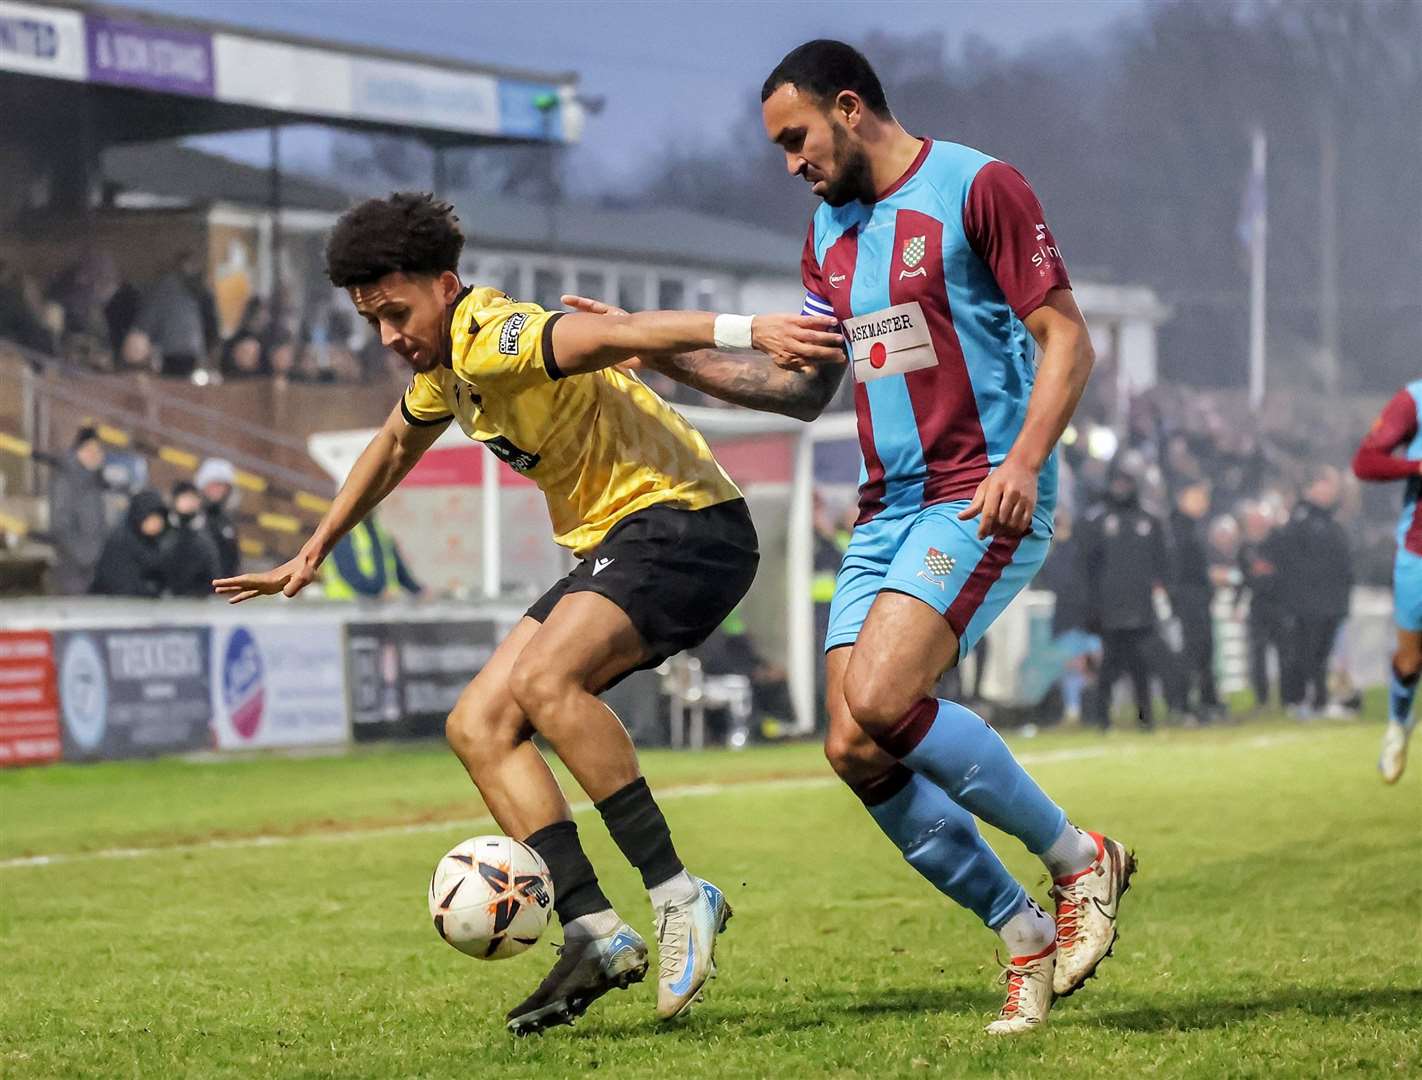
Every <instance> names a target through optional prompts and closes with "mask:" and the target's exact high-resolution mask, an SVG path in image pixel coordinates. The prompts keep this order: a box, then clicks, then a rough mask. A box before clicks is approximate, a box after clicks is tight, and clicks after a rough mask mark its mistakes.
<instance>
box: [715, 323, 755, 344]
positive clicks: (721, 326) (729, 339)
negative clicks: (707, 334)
mask: <svg viewBox="0 0 1422 1080" xmlns="http://www.w3.org/2000/svg"><path fill="white" fill-rule="evenodd" d="M754 317H755V316H753V315H717V316H716V325H715V328H714V329H713V330H712V336H713V337H714V338H715V339H716V348H718V349H728V350H733V349H749V348H751V320H752V319H753V318H754Z"/></svg>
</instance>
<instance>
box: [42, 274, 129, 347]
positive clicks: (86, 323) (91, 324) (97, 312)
mask: <svg viewBox="0 0 1422 1080" xmlns="http://www.w3.org/2000/svg"><path fill="white" fill-rule="evenodd" d="M118 288H119V276H118V268H117V267H116V266H115V265H114V260H113V256H111V255H109V254H108V253H107V252H104V251H97V250H90V251H87V252H85V253H84V254H83V255H82V256H80V257H79V258H78V259H75V260H74V261H73V262H72V263H70V264H69V265H68V266H66V267H65V268H64V269H63V270H62V271H60V273H59V275H58V276H57V277H56V278H55V279H54V282H53V283H52V284H51V285H50V288H49V298H50V299H51V300H53V301H54V302H55V303H57V304H59V305H60V307H61V308H62V309H63V310H64V342H63V352H64V355H65V356H66V357H67V358H68V359H71V360H75V361H77V362H79V363H82V364H86V365H88V366H89V367H94V368H99V369H101V370H107V369H109V368H111V367H113V360H114V355H113V354H114V344H113V340H112V339H111V338H110V336H109V319H108V314H107V309H108V305H109V303H110V302H111V301H112V300H113V298H114V294H115V293H116V292H118Z"/></svg>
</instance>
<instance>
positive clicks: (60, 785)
mask: <svg viewBox="0 0 1422 1080" xmlns="http://www.w3.org/2000/svg"><path fill="white" fill-rule="evenodd" d="M1379 733H1380V728H1379V726H1378V724H1376V723H1373V722H1370V723H1359V724H1349V725H1341V726H1340V725H1323V726H1318V727H1310V728H1307V729H1299V728H1295V727H1285V726H1283V725H1267V726H1254V727H1248V728H1231V729H1224V730H1220V731H1196V732H1169V733H1166V734H1161V735H1156V736H1134V735H1118V736H1113V737H1111V738H1110V739H1107V740H1101V739H1099V738H1097V737H1095V736H1088V735H1075V736H1072V735H1061V736H1053V737H1050V738H1042V739H1036V740H1031V741H1025V742H1017V743H1015V744H1014V749H1016V750H1017V751H1018V752H1019V753H1020V754H1022V755H1023V757H1024V760H1025V761H1026V762H1027V763H1028V764H1029V768H1030V769H1031V771H1032V772H1033V773H1034V775H1036V776H1037V778H1038V779H1039V780H1040V781H1041V782H1042V783H1043V784H1044V786H1045V787H1046V788H1047V790H1048V791H1049V792H1051V793H1052V794H1053V795H1054V796H1055V797H1056V798H1057V799H1059V800H1060V801H1061V802H1063V804H1064V805H1065V806H1066V807H1067V809H1068V811H1069V812H1070V813H1071V814H1072V816H1073V817H1074V818H1075V819H1077V820H1079V821H1080V822H1081V823H1083V824H1085V825H1088V826H1091V827H1094V828H1103V829H1105V830H1107V831H1109V832H1111V833H1112V834H1113V835H1116V836H1118V837H1119V838H1120V839H1122V840H1123V841H1126V842H1127V843H1129V844H1130V845H1132V846H1134V847H1135V849H1136V851H1137V853H1138V855H1139V858H1140V861H1141V872H1140V874H1139V875H1138V876H1137V878H1136V881H1135V885H1134V887H1133V889H1132V891H1131V893H1130V895H1129V896H1128V897H1127V899H1126V901H1125V903H1124V904H1123V905H1122V912H1123V914H1122V925H1123V930H1122V937H1121V940H1120V942H1119V944H1118V945H1117V947H1116V952H1115V956H1114V958H1113V959H1111V960H1109V961H1107V962H1106V964H1105V965H1103V967H1102V970H1101V973H1100V975H1099V977H1098V978H1097V979H1095V980H1093V981H1092V982H1091V983H1089V984H1088V985H1087V988H1086V989H1085V990H1084V991H1083V992H1081V993H1080V994H1078V995H1076V996H1074V997H1073V998H1071V999H1070V1000H1069V1001H1066V1002H1063V1003H1061V1004H1060V1005H1059V1007H1058V1009H1057V1011H1055V1012H1054V1014H1053V1020H1052V1024H1051V1026H1050V1027H1049V1028H1048V1029H1046V1030H1045V1031H1042V1032H1038V1033H1035V1034H1034V1035H1031V1036H1027V1037H1023V1038H1017V1039H1009V1040H994V1039H990V1038H989V1037H988V1036H986V1035H984V1034H983V1033H982V1027H983V1024H984V1022H985V1021H986V1019H987V1018H988V1017H989V1015H990V1014H991V1013H993V1012H994V1011H995V1010H996V1008H997V1006H998V1005H999V1004H1000V1001H1001V998H1000V993H999V990H998V988H997V987H996V986H995V984H994V978H995V976H996V973H997V969H996V966H995V964H994V962H993V948H994V945H995V939H994V937H993V936H992V935H990V934H989V933H988V932H987V931H985V930H983V929H982V927H980V926H979V925H977V924H976V922H975V920H974V919H973V918H972V917H971V916H970V915H968V914H967V913H966V912H963V911H961V910H958V909H956V908H954V907H953V906H952V905H950V904H949V903H948V902H947V901H945V900H944V899H942V898H941V897H940V896H938V894H937V893H935V892H934V891H933V890H932V889H931V888H929V887H928V886H926V885H925V884H924V883H923V882H922V881H921V880H920V879H919V878H918V877H917V876H916V875H915V874H914V873H913V872H912V871H911V870H910V869H909V868H908V867H907V866H906V865H905V864H904V863H903V861H902V859H901V858H900V857H899V856H898V854H897V853H896V852H895V851H894V850H892V848H891V847H890V846H889V845H888V843H887V842H886V841H885V840H884V839H883V837H882V836H881V835H880V834H879V832H878V831H877V830H876V829H875V828H874V826H873V824H872V823H871V822H870V821H869V819H868V817H867V816H866V815H865V814H864V812H863V810H862V809H861V808H860V807H859V806H858V804H857V803H856V802H855V800H854V799H853V797H852V796H850V795H849V793H848V792H846V791H844V790H842V789H841V788H839V787H837V786H836V785H835V784H833V783H831V782H829V781H828V779H827V777H828V771H827V769H826V767H825V766H824V765H823V763H822V761H821V759H820V757H819V754H818V750H817V749H816V748H814V747H780V748H774V749H765V750H756V751H751V752H745V753H742V754H728V753H720V752H707V753H704V754H700V755H691V754H682V755H672V754H648V755H646V758H645V762H644V764H645V766H646V771H647V773H648V775H649V777H650V779H651V781H652V784H653V787H654V790H657V791H658V792H660V793H661V794H662V797H663V805H664V808H665V810H666V813H667V816H668V818H669V819H670V821H671V823H672V829H673V834H674V836H675V838H676V840H677V843H678V847H679V849H680V850H681V852H682V854H683V855H684V856H685V857H686V859H687V862H688V864H689V865H690V866H691V867H692V869H693V870H694V871H695V872H697V873H700V874H702V875H704V876H706V877H709V878H711V879H712V880H714V881H716V882H717V883H718V884H720V885H721V886H722V887H724V888H725V889H726V891H727V893H728V894H729V896H730V898H731V901H732V903H733V904H734V905H735V907H736V913H737V918H736V920H735V921H734V922H733V923H732V924H731V928H730V931H729V932H728V933H727V935H726V936H725V937H724V938H723V939H722V945H721V952H720V956H719V959H720V965H721V969H722V976H721V978H720V979H719V980H717V981H716V982H715V983H713V984H711V989H710V991H709V993H708V995H707V1000H706V1001H705V1002H704V1003H703V1004H701V1005H699V1006H697V1007H696V1008H695V1009H694V1010H693V1011H692V1013H691V1015H690V1016H688V1017H687V1018H685V1019H684V1020H683V1021H682V1022H680V1023H677V1024H675V1025H672V1026H663V1025H659V1024H658V1023H657V1022H656V1020H655V1019H654V1018H653V1002H654V995H655V992H654V988H653V987H652V986H651V985H650V984H643V985H642V986H641V987H637V988H634V989H633V990H632V991H630V992H627V993H614V994H612V995H609V996H608V997H607V998H604V999H603V1000H602V1001H601V1002H599V1003H598V1004H597V1005H595V1006H594V1007H593V1009H592V1011H591V1012H590V1013H589V1014H588V1016H587V1017H586V1018H585V1019H584V1020H582V1021H580V1022H579V1024H578V1026H577V1027H575V1028H564V1029H557V1030H554V1031H552V1032H550V1033H548V1034H547V1035H545V1036H543V1037H542V1038H537V1039H530V1040H523V1041H520V1040H515V1039H512V1038H511V1037H509V1036H508V1035H507V1034H506V1033H505V1032H504V1030H503V1024H502V1016H503V1013H504V1011H505V1010H506V1009H507V1008H508V1007H509V1006H510V1005H512V1004H513V1003H515V1002H516V1001H517V1000H519V999H520V998H521V997H522V995H523V994H524V993H526V992H527V991H528V990H529V989H530V988H531V987H532V986H533V985H534V984H536V983H537V982H538V980H539V979H540V978H542V976H543V974H544V973H545V971H546V969H547V966H548V965H549V964H551V962H552V958H553V953H552V946H551V942H552V941H556V940H557V939H558V936H557V933H556V930H555V931H554V932H550V934H549V935H548V936H547V938H546V939H545V941H544V942H542V943H540V944H539V945H538V946H537V947H536V948H535V949H533V950H532V951H531V952H530V953H528V954H525V955H524V956H522V957H519V958H517V959H514V960H511V961H507V962H503V963H480V962H478V961H474V960H470V959H468V958H466V957H464V956H461V955H460V954H458V953H457V952H455V951H454V950H453V949H451V948H449V947H448V946H446V945H444V944H443V943H442V942H440V941H439V939H438V938H437V937H436V935H435V932H434V930H433V928H432V927H431V926H430V924H429V919H428V916H427V913H426V910H425V898H424V888H425V883H426V881H427V880H428V876H429V871H430V868H431V866H433V864H434V862H435V860H436V859H437V858H438V856H439V855H440V854H442V853H443V852H444V851H445V850H446V849H448V848H449V847H450V846H452V845H453V844H454V843H455V842H456V841H458V840H460V839H462V838H464V837H465V836H468V835H472V834H475V833H479V832H492V831H495V830H494V828H493V826H492V825H491V824H490V823H488V822H487V821H485V820H480V815H481V814H482V812H483V811H482V807H481V806H480V804H479V802H478V799H477V797H476V796H475V795H474V794H473V793H472V790H471V789H470V788H469V787H468V785H467V782H466V781H465V779H464V777H463V774H462V772H461V770H460V768H459V766H458V764H457V762H455V760H454V758H453V757H452V756H451V755H449V754H448V753H447V752H445V751H444V750H442V749H440V748H435V747H421V748H417V749H405V750H379V751H370V752H359V753H354V754H351V755H349V756H343V757H332V758H311V759H278V758H263V759H253V760H246V761H232V760H225V761H218V762H204V763H195V762H186V761H164V762H151V763H133V764H112V765H98V766H81V767H66V766H59V767H53V768H48V769H42V770H31V771H25V772H18V773H10V774H5V775H0V863H3V865H0V989H3V994H0V1075H3V1076H5V1077H31V1076H34V1077H40V1076H45V1077H50V1076H52V1077H90V1076H92V1077H105V1078H109V1077H123V1076H135V1077H177V1076H184V1077H186V1076H192V1077H208V1076H220V1077H252V1076H262V1077H286V1076H304V1077H326V1076H330V1077H372V1078H393V1077H440V1078H445V1077H449V1076H453V1075H471V1074H472V1075H518V1076H540V1077H561V1076H573V1075H584V1074H588V1073H592V1072H599V1073H604V1074H606V1075H609V1076H615V1077H618V1078H622V1077H669V1076H686V1077H694V1076H717V1077H742V1076H746V1077H751V1076H766V1077H771V1076H774V1077H802V1076H805V1077H819V1076H870V1075H872V1076H875V1077H887V1076H921V1075H933V1074H936V1075H946V1076H989V1075H991V1076H1008V1075H1022V1076H1026V1075H1033V1076H1044V1075H1063V1076H1071V1077H1089V1076H1097V1075H1102V1076H1112V1077H1131V1076H1138V1075H1142V1074H1148V1073H1149V1074H1157V1075H1163V1076H1199V1077H1211V1078H1213V1077H1225V1076H1229V1077H1246V1076H1258V1077H1266V1076H1267V1077H1279V1076H1335V1075H1377V1076H1390V1077H1403V1076H1418V1075H1422V794H1420V793H1422V767H1419V766H1422V761H1419V762H1414V767H1413V769H1412V771H1411V774H1410V775H1408V776H1407V777H1405V778H1404V780H1403V782H1402V783H1401V784H1400V785H1399V786H1398V787H1396V788H1385V787H1384V786H1383V785H1382V784H1381V783H1380V782H1379V781H1378V779H1377V775H1376V772H1375V769H1374V762H1375V758H1376V750H1377V739H1378V735H1379ZM569 790H572V788H571V787H570V788H569ZM579 820H580V822H581V823H582V825H583V831H584V835H585V839H586V842H587V846H588V850H589V854H590V855H591V856H592V858H593V861H594V862H595V863H596V864H597V866H598V867H599V869H600V871H601V873H602V877H603V881H604V884H605V886H606V887H607V890H608V893H609V895H610V896H611V897H612V898H613V900H614V901H615V902H616V903H617V904H618V906H619V908H620V909H621V910H622V912H623V913H624V915H625V916H627V917H628V918H629V919H631V920H632V921H633V922H634V923H635V924H636V925H638V926H639V927H640V928H641V929H642V930H643V932H644V933H646V934H647V935H648V937H649V938H650V937H651V926H650V922H651V918H650V910H649V908H648V905H647V902H646V898H645V895H644V894H643V893H642V892H641V889H640V887H639V884H638V881H637V879H636V876H635V874H634V872H633V871H632V870H631V869H630V868H629V867H627V866H626V864H625V863H624V862H623V861H622V860H621V858H620V856H618V854H617V852H616V850H615V848H614V847H613V846H612V843H611V841H610V840H609V839H608V837H607V834H606V832H605V831H604V830H603V829H602V827H601V825H600V824H599V823H597V821H596V815H595V814H593V813H590V812H587V811H584V812H582V813H580V815H579ZM989 835H990V839H991V840H992V842H993V843H994V845H995V846H996V847H997V848H998V850H999V851H1000V852H1001V853H1002V854H1003V855H1004V857H1005V858H1006V860H1007V862H1008V865H1009V866H1010V867H1011V868H1012V869H1013V870H1014V872H1016V873H1017V874H1018V875H1019V876H1020V877H1021V878H1022V879H1023V880H1024V881H1027V882H1029V883H1033V884H1035V883H1037V882H1038V881H1039V880H1040V878H1041V869H1040V864H1038V863H1037V861H1036V860H1035V859H1033V858H1031V857H1030V856H1028V855H1027V854H1026V853H1025V852H1024V851H1023V850H1022V848H1021V845H1020V844H1018V843H1017V842H1016V841H1013V840H1011V839H1009V838H1006V837H1003V836H1001V835H996V834H991V833H990V834H989ZM155 848H156V849H159V850H154V849H155ZM116 849H127V850H116ZM42 854H50V855H57V856H61V857H57V858H55V859H52V860H50V861H49V862H35V861H33V860H31V861H20V860H25V859H27V857H29V856H33V855H42ZM1034 891H1035V893H1036V895H1037V896H1038V898H1039V899H1043V900H1045V895H1044V889H1043V888H1042V887H1040V886H1038V887H1037V888H1036V889H1035V890H1034ZM652 970H653V974H655V970H656V968H655V963H654V965H653V969H652ZM1049 1071H1050V1072H1049Z"/></svg>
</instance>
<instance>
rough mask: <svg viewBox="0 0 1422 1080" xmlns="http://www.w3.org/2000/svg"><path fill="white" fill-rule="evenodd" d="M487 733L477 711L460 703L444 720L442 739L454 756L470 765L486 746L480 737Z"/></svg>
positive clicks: (486, 727)
mask: <svg viewBox="0 0 1422 1080" xmlns="http://www.w3.org/2000/svg"><path fill="white" fill-rule="evenodd" d="M487 733H488V725H487V724H485V723H484V722H483V718H482V717H480V716H479V713H478V710H477V709H475V708H472V707H471V706H469V705H466V704H465V703H464V702H463V701H460V702H459V703H458V704H456V705H455V706H454V708H453V709H451V710H450V712H449V715H448V716H446V717H445V718H444V739H445V742H447V743H449V748H450V749H451V750H453V751H454V753H455V756H456V757H458V758H459V760H460V761H462V762H464V763H465V764H466V765H470V764H472V763H473V762H474V761H475V760H476V759H477V758H478V756H479V750H480V748H481V747H482V746H485V745H487V743H486V741H485V740H484V739H483V738H482V737H481V736H484V735H486V734H487Z"/></svg>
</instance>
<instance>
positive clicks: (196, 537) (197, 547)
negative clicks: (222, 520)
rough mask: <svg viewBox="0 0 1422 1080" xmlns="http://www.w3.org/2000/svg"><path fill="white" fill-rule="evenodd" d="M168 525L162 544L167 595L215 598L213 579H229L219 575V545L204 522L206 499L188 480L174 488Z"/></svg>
mask: <svg viewBox="0 0 1422 1080" xmlns="http://www.w3.org/2000/svg"><path fill="white" fill-rule="evenodd" d="M168 524H169V526H170V528H169V529H168V531H167V533H165V534H164V536H163V543H162V555H163V566H164V572H165V573H166V575H167V591H168V592H169V593H170V594H172V595H173V596H211V595H212V581H213V579H214V578H217V577H223V576H225V575H223V574H220V573H219V571H220V569H221V567H220V565H219V563H218V555H217V545H216V544H215V543H213V540H212V537H211V536H210V535H209V534H208V531H207V527H206V523H205V522H204V521H203V513H202V496H201V495H200V494H199V493H198V489H197V488H196V487H194V486H193V485H192V484H190V483H188V482H187V481H186V480H181V481H179V482H178V483H177V484H174V485H173V500H172V509H171V510H170V511H169V513H168Z"/></svg>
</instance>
